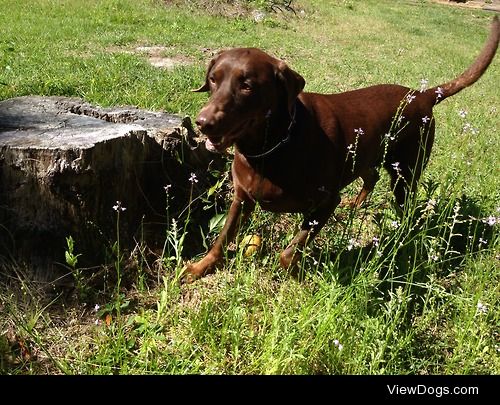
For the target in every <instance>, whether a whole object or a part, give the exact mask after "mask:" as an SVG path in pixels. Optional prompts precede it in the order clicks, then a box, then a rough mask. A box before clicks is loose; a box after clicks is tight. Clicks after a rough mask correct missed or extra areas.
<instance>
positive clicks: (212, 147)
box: [205, 136, 230, 152]
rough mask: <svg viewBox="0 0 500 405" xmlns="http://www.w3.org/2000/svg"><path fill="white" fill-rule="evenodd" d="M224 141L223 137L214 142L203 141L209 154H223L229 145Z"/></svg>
mask: <svg viewBox="0 0 500 405" xmlns="http://www.w3.org/2000/svg"><path fill="white" fill-rule="evenodd" d="M226 144H227V142H226V141H225V137H224V136H223V137H222V138H221V139H220V140H219V141H217V142H214V141H211V140H210V139H209V138H207V140H206V141H205V147H206V148H207V150H208V151H210V152H224V150H226V149H227V148H228V147H229V146H230V145H229V144H227V145H226Z"/></svg>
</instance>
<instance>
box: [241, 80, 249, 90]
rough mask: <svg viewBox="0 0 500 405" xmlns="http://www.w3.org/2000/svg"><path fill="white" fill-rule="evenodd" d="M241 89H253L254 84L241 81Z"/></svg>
mask: <svg viewBox="0 0 500 405" xmlns="http://www.w3.org/2000/svg"><path fill="white" fill-rule="evenodd" d="M240 89H241V90H243V91H251V90H252V86H251V85H250V83H248V82H241V84H240Z"/></svg>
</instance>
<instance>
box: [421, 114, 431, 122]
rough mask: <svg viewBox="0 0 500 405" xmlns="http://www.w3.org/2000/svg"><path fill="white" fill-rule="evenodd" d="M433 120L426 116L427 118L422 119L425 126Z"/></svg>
mask: <svg viewBox="0 0 500 405" xmlns="http://www.w3.org/2000/svg"><path fill="white" fill-rule="evenodd" d="M430 120H431V119H430V118H429V117H428V116H427V115H426V116H425V117H423V118H422V122H423V123H424V124H427V123H428V122H429V121H430Z"/></svg>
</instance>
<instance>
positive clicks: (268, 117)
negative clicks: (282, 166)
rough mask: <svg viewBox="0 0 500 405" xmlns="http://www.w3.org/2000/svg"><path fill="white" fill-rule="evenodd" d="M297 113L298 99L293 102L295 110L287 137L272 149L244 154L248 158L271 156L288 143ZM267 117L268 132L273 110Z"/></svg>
mask: <svg viewBox="0 0 500 405" xmlns="http://www.w3.org/2000/svg"><path fill="white" fill-rule="evenodd" d="M296 115H297V101H295V103H293V110H292V114H291V117H290V118H291V120H290V124H289V125H288V128H287V130H286V134H285V137H284V138H283V139H282V140H281V141H279V142H278V143H277V144H276V145H274V146H273V147H272V148H271V149H269V150H267V151H265V152H263V153H259V154H258V155H248V154H246V153H243V156H245V157H246V158H250V159H260V158H263V157H266V156H269V155H270V154H271V153H273V152H275V151H276V150H278V149H279V148H281V147H282V146H283V145H285V144H287V143H288V142H289V141H290V138H291V137H292V130H293V126H294V125H295V116H296ZM266 118H267V121H268V124H267V128H266V133H267V131H268V130H269V120H270V119H271V111H269V112H268V113H267V115H266ZM266 135H267V134H266Z"/></svg>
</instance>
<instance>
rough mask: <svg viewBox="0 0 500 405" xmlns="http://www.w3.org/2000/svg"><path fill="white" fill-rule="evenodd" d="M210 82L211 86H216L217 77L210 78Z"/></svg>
mask: <svg viewBox="0 0 500 405" xmlns="http://www.w3.org/2000/svg"><path fill="white" fill-rule="evenodd" d="M208 81H209V82H210V83H211V84H213V85H215V84H216V83H215V77H214V76H210V77H209V78H208Z"/></svg>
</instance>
